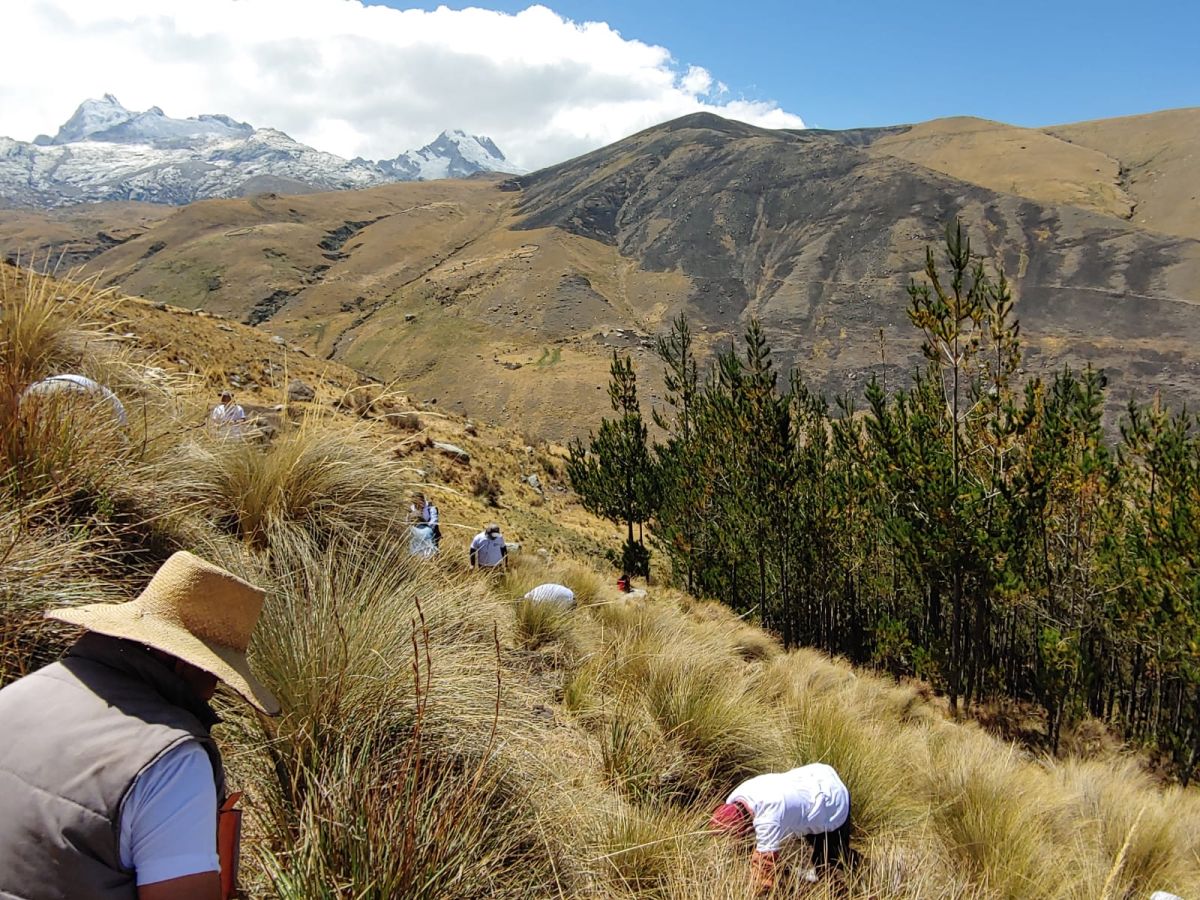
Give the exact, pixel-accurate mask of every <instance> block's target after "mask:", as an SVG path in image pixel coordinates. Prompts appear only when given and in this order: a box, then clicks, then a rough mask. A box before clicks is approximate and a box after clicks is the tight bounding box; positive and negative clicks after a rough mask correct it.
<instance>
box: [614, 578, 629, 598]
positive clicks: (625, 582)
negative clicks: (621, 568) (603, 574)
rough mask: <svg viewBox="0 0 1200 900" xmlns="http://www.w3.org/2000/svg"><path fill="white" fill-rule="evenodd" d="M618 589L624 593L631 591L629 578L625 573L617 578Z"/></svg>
mask: <svg viewBox="0 0 1200 900" xmlns="http://www.w3.org/2000/svg"><path fill="white" fill-rule="evenodd" d="M617 590H618V591H620V592H621V593H622V594H627V593H629V579H628V578H626V577H625V576H624V575H622V576H621V577H620V578H618V579H617Z"/></svg>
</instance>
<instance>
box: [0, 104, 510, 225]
mask: <svg viewBox="0 0 1200 900" xmlns="http://www.w3.org/2000/svg"><path fill="white" fill-rule="evenodd" d="M517 171H519V170H518V169H517V168H516V167H514V166H512V165H511V164H509V163H508V161H507V160H505V158H504V154H503V153H501V152H500V148H499V147H497V146H496V145H495V143H493V142H492V141H491V140H490V139H489V138H486V137H480V136H473V135H468V134H465V133H463V132H461V131H445V132H442V134H440V135H438V137H437V139H436V140H434V141H433V142H432V143H430V144H427V145H426V146H424V147H422V148H421V149H419V150H412V151H409V152H407V153H402V154H400V155H399V156H397V157H396V158H395V159H389V160H382V161H378V162H376V161H372V160H366V159H352V160H347V159H343V158H342V157H340V156H336V155H334V154H332V153H324V152H322V151H320V150H314V149H313V148H312V147H309V146H307V145H306V144H302V143H300V142H299V141H296V140H293V139H292V138H291V137H289V136H288V135H286V134H284V133H283V132H282V131H276V130H275V129H273V128H254V127H253V126H251V125H248V124H246V123H245V122H237V121H234V120H233V119H231V118H229V117H228V116H222V115H202V116H197V117H193V118H188V119H173V118H171V117H170V116H168V115H166V114H165V113H164V112H163V111H162V110H161V109H159V108H158V107H157V106H153V107H151V108H150V109H148V110H145V111H144V112H135V111H133V110H128V109H126V108H125V107H123V106H122V105H121V104H120V103H119V102H118V101H117V98H116V97H114V96H112V95H111V94H105V95H104V97H103V99H100V100H85V101H84V102H83V103H82V104H80V106H79V108H78V109H77V110H75V113H74V115H72V116H71V118H70V119H68V120H67V121H66V122H64V123H63V125H62V127H61V128H59V129H58V133H57V134H56V135H54V137H49V136H47V135H39V136H38V137H37V138H35V139H34V141H33V142H32V143H29V142H25V141H16V140H12V139H11V138H5V137H0V203H7V204H10V205H12V204H15V205H21V206H62V205H64V204H67V203H80V202H95V201H101V200H146V201H150V202H152V203H190V202H191V201H193V200H203V199H207V198H211V197H235V196H242V195H245V194H249V193H257V192H260V191H266V190H275V191H283V192H294V193H299V192H304V191H313V190H344V189H347V188H362V187H372V186H374V185H377V184H386V183H388V182H392V181H425V180H430V179H434V178H464V177H466V176H469V175H473V174H475V173H477V172H517Z"/></svg>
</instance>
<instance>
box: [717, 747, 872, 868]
mask: <svg viewBox="0 0 1200 900" xmlns="http://www.w3.org/2000/svg"><path fill="white" fill-rule="evenodd" d="M738 801H740V802H741V803H743V804H745V806H746V807H747V808H748V809H749V810H750V813H751V815H753V816H754V834H755V838H756V839H757V850H758V851H759V852H760V853H771V852H774V851H776V850H778V849H779V848H780V846H781V845H782V843H783V842H784V840H785V839H787V838H789V837H799V836H803V835H811V834H824V833H827V832H830V831H835V830H837V829H838V828H840V827H841V826H842V825H843V824H845V822H846V818H847V817H848V816H849V815H850V792H849V791H848V790H846V785H844V784H843V783H842V780H841V779H840V778H839V777H838V774H837V772H835V771H834V769H833V767H832V766H827V765H825V764H824V763H811V764H810V765H807V766H801V767H800V768H798V769H792V770H790V771H788V772H772V773H769V774H766V775H758V776H756V777H754V778H751V779H750V780H748V781H744V782H742V783H741V784H740V785H738V786H737V788H735V789H734V791H733V793H731V794H730V795H729V797H728V798H727V799H726V801H725V802H726V803H735V802H738Z"/></svg>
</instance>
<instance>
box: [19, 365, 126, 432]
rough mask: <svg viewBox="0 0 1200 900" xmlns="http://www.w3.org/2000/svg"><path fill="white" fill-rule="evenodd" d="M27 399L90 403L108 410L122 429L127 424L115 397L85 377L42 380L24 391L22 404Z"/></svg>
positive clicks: (69, 376) (57, 377) (55, 377)
mask: <svg viewBox="0 0 1200 900" xmlns="http://www.w3.org/2000/svg"><path fill="white" fill-rule="evenodd" d="M27 399H47V400H70V399H78V400H83V401H92V402H94V403H95V405H96V406H97V408H99V409H107V410H109V411H110V412H111V414H112V419H113V421H115V422H116V424H117V425H119V426H121V427H122V428H124V427H125V426H126V425H127V424H128V423H129V419H128V417H127V416H126V415H125V407H124V405H123V404H122V403H121V401H120V399H118V397H117V395H116V394H114V393H113V392H112V391H110V390H109V389H108V388H106V387H105V386H104V385H102V384H99V383H97V382H95V381H93V380H92V379H90V378H88V377H87V376H85V375H51V376H50V377H49V378H43V379H42V380H41V381H38V382H35V383H33V384H31V385H30V386H29V387H27V388H26V389H25V392H24V393H23V394H22V395H21V400H22V402H24V401H25V400H27ZM98 401H103V402H102V403H101V402H98Z"/></svg>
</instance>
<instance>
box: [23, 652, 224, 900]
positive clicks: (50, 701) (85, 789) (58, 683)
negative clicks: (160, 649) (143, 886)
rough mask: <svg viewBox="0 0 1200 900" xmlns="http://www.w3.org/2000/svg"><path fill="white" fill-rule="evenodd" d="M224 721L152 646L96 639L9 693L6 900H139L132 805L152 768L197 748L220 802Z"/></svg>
mask: <svg viewBox="0 0 1200 900" xmlns="http://www.w3.org/2000/svg"><path fill="white" fill-rule="evenodd" d="M215 722H216V717H215V716H214V715H213V713H212V710H211V709H209V707H208V705H207V704H206V703H204V702H203V701H201V700H200V699H199V698H197V697H196V696H195V694H194V693H193V692H192V691H191V690H190V689H189V688H188V687H187V685H186V684H184V682H183V681H182V680H181V679H180V678H179V677H178V676H176V675H175V673H174V672H172V671H171V670H170V669H169V668H167V667H166V666H165V665H163V663H161V662H160V661H159V660H158V659H156V658H155V657H154V656H152V655H151V654H150V653H148V652H147V651H146V650H145V648H143V647H141V646H139V645H138V644H135V643H133V642H130V641H124V640H120V639H117V638H110V637H105V636H104V635H99V634H93V633H88V634H85V635H84V636H83V637H82V638H80V640H79V641H78V642H77V643H76V644H75V646H74V647H72V648H71V650H70V652H69V653H68V654H67V656H66V657H65V658H63V659H62V660H60V661H59V662H56V663H54V664H52V665H49V666H46V667H45V668H43V669H39V670H38V671H36V672H33V673H31V674H29V675H26V676H25V677H24V678H21V679H19V680H17V681H15V682H13V683H12V684H10V685H8V686H7V687H5V688H4V689H3V690H0V898H4V900H14V898H20V900H91V898H97V900H99V898H105V900H115V898H122V900H136V897H137V885H136V878H135V873H134V872H133V871H132V870H130V869H126V868H124V867H123V866H122V865H121V856H120V835H121V832H120V828H121V807H122V805H123V804H124V802H125V797H126V795H127V794H128V793H129V789H130V788H131V787H132V786H133V783H134V780H135V779H136V778H137V776H138V775H139V774H140V773H141V772H142V770H144V769H145V768H146V767H147V766H149V765H150V764H151V763H153V762H154V761H155V760H157V759H158V758H159V757H161V756H162V755H163V754H164V753H166V752H167V751H168V750H170V749H171V748H173V747H176V746H178V745H179V744H181V743H182V742H184V741H188V740H197V741H199V742H200V743H201V745H202V746H203V747H204V749H205V750H206V751H207V752H208V755H209V758H210V759H211V760H212V764H213V773H214V786H215V788H216V790H217V794H218V799H220V796H221V794H222V793H223V789H224V779H223V776H222V770H221V758H220V755H219V754H218V752H217V748H216V745H215V744H214V743H213V741H212V738H211V737H210V736H209V728H211V727H212V725H213V724H214V723H215ZM216 827H217V823H216V822H213V829H214V832H215V830H216Z"/></svg>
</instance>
